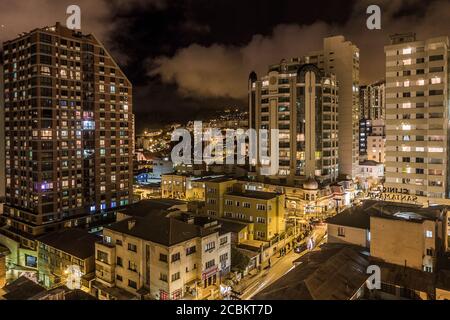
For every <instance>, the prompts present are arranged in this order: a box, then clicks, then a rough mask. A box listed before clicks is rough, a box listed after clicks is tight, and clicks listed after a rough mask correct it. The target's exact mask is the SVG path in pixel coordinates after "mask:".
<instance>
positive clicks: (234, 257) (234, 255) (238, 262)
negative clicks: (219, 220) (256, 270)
mask: <svg viewBox="0 0 450 320" xmlns="http://www.w3.org/2000/svg"><path fill="white" fill-rule="evenodd" d="M249 263H250V258H249V257H247V256H246V255H244V254H243V253H242V252H240V251H239V250H238V249H237V248H235V247H234V246H232V247H231V268H232V269H234V270H238V271H244V270H245V269H246V268H247V267H248V265H249Z"/></svg>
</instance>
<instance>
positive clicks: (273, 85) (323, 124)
mask: <svg viewBox="0 0 450 320" xmlns="http://www.w3.org/2000/svg"><path fill="white" fill-rule="evenodd" d="M250 81H251V87H250V90H251V95H252V99H253V100H252V101H251V102H250V109H251V111H250V113H251V115H252V117H253V120H254V122H252V125H254V127H252V128H255V129H258V130H259V129H266V130H271V129H278V130H279V170H278V173H277V174H276V175H275V176H273V177H271V178H273V179H279V180H281V181H289V182H290V183H294V180H300V181H301V180H302V179H303V180H305V179H306V178H308V177H314V176H316V177H317V178H318V179H321V180H324V181H327V182H332V181H335V180H336V178H337V174H338V160H337V159H338V117H337V114H338V83H337V81H336V78H335V77H334V76H332V75H325V74H324V73H323V72H322V71H321V70H320V69H319V68H318V67H317V66H315V65H312V64H302V63H300V62H299V60H298V59H293V60H291V61H290V62H287V61H285V60H283V61H282V62H281V63H280V64H278V65H273V66H271V67H270V68H269V72H268V74H267V75H265V76H263V77H262V78H261V79H260V80H255V77H251V80H250ZM252 112H254V113H255V114H254V115H253V113H252ZM269 149H270V147H269ZM260 169H261V167H260V164H257V166H256V170H257V171H258V172H259V170H260Z"/></svg>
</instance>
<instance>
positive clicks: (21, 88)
mask: <svg viewBox="0 0 450 320" xmlns="http://www.w3.org/2000/svg"><path fill="white" fill-rule="evenodd" d="M3 58H4V80H5V88H4V96H5V129H6V206H5V213H4V216H3V222H4V223H5V224H6V227H4V228H2V230H1V232H2V234H4V235H5V234H6V235H7V236H8V237H10V238H13V239H14V240H16V241H18V242H19V243H20V245H21V246H24V247H26V248H31V249H35V243H34V241H33V239H34V236H38V235H40V234H43V233H46V232H49V231H53V230H56V229H59V228H60V227H72V226H77V225H81V224H86V223H89V222H92V221H93V219H94V217H96V216H97V215H98V214H99V213H103V212H105V211H107V210H110V209H114V208H115V207H119V206H124V205H127V204H128V203H129V202H131V199H132V181H133V176H132V175H133V170H132V165H133V150H132V148H131V146H132V137H133V132H132V85H131V83H130V81H129V80H128V79H127V77H126V76H125V74H124V73H123V72H122V70H121V69H120V68H119V67H118V65H117V64H116V63H115V61H114V60H113V58H112V57H111V56H110V54H109V53H108V52H107V51H106V49H105V48H104V47H103V45H102V44H101V43H100V42H99V41H98V40H97V39H96V38H95V36H93V35H91V34H88V35H85V34H82V33H81V32H79V31H73V30H69V29H67V28H65V27H63V26H61V25H60V24H59V23H57V24H56V25H55V26H53V27H45V28H41V29H35V30H33V31H30V32H28V33H23V34H21V35H19V37H18V38H16V39H13V40H11V41H7V42H5V43H4V44H3Z"/></svg>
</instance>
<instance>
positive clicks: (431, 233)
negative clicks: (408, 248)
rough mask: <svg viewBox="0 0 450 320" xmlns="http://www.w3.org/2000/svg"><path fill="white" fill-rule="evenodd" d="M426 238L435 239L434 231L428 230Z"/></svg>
mask: <svg viewBox="0 0 450 320" xmlns="http://www.w3.org/2000/svg"><path fill="white" fill-rule="evenodd" d="M426 237H427V238H433V231H431V230H427V231H426Z"/></svg>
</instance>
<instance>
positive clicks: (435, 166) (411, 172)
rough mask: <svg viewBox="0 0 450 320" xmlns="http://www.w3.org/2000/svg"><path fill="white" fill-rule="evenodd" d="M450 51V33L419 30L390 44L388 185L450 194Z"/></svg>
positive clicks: (417, 192) (423, 192)
mask: <svg viewBox="0 0 450 320" xmlns="http://www.w3.org/2000/svg"><path fill="white" fill-rule="evenodd" d="M448 51H449V40H448V38H447V37H439V38H432V39H428V40H425V41H418V40H416V38H415V35H414V34H405V35H395V36H392V37H391V44H390V45H387V46H386V47H385V53H386V183H385V186H386V187H389V188H397V189H407V190H409V192H410V194H414V195H417V196H424V197H428V198H448V195H449V194H448V190H449V189H448V183H449V179H448V174H449V170H448V141H449V136H448V130H449V125H448V120H449V119H448V118H449V116H448V112H449V109H448V108H449V106H448V103H449V102H448V99H449V98H448V90H449V88H448V79H449V70H448V58H449V56H448ZM392 190H395V189H392Z"/></svg>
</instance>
